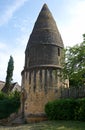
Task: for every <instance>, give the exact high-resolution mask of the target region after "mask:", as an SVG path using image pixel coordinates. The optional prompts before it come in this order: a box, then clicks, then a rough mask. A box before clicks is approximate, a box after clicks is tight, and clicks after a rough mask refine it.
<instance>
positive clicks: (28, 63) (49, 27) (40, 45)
mask: <svg viewBox="0 0 85 130" xmlns="http://www.w3.org/2000/svg"><path fill="white" fill-rule="evenodd" d="M63 47H64V46H63V41H62V38H61V35H60V33H59V31H58V28H57V25H56V22H55V20H54V18H53V16H52V14H51V12H50V10H49V9H48V7H47V5H46V4H44V5H43V7H42V9H41V11H40V13H39V16H38V18H37V20H36V22H35V25H34V28H33V31H32V33H31V35H30V38H29V41H28V43H27V47H26V50H25V66H24V70H23V71H22V89H23V88H24V90H25V97H26V99H25V102H24V103H23V112H24V116H25V118H26V120H27V121H28V122H29V120H30V119H31V118H33V117H36V119H38V118H39V119H40V117H41V118H42V119H43V118H44V114H45V112H44V107H45V104H46V103H47V102H48V101H51V100H54V99H57V98H59V97H60V91H59V88H60V87H61V78H60V73H61V69H62V50H63Z"/></svg>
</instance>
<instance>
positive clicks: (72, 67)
mask: <svg viewBox="0 0 85 130" xmlns="http://www.w3.org/2000/svg"><path fill="white" fill-rule="evenodd" d="M64 74H65V75H68V76H69V81H70V85H71V86H81V85H83V84H84V82H85V34H83V42H82V43H80V44H77V45H75V46H73V47H68V48H66V50H65V64H64Z"/></svg>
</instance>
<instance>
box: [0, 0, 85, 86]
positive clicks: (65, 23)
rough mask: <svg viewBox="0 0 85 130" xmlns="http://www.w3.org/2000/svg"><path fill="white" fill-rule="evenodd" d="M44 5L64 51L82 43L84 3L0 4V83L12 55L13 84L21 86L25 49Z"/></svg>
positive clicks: (17, 0) (37, 0)
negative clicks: (68, 47)
mask: <svg viewBox="0 0 85 130" xmlns="http://www.w3.org/2000/svg"><path fill="white" fill-rule="evenodd" d="M44 3H46V4H47V5H48V7H49V9H50V11H51V12H52V14H53V17H54V19H55V21H56V24H57V26H58V29H59V32H60V33H61V36H62V39H63V42H64V45H65V47H66V46H73V45H75V44H77V43H80V42H82V40H83V38H82V34H84V33H85V0H0V80H3V81H5V78H6V70H7V65H8V61H9V58H10V55H12V56H13V58H14V75H13V81H14V82H19V84H21V71H22V70H23V67H24V56H25V55H24V52H25V48H26V45H27V41H28V39H29V35H30V33H31V32H32V29H33V26H34V23H35V21H36V18H37V16H38V14H39V12H40V10H41V8H42V6H43V4H44Z"/></svg>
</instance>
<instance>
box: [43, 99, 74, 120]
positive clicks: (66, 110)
mask: <svg viewBox="0 0 85 130" xmlns="http://www.w3.org/2000/svg"><path fill="white" fill-rule="evenodd" d="M74 108H75V101H74V100H73V99H62V100H55V101H53V102H48V103H47V104H46V106H45V112H46V114H47V116H48V118H49V119H52V120H71V119H73V118H74Z"/></svg>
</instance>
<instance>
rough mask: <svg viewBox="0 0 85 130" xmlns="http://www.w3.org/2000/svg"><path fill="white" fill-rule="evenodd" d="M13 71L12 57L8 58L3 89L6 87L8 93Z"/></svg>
mask: <svg viewBox="0 0 85 130" xmlns="http://www.w3.org/2000/svg"><path fill="white" fill-rule="evenodd" d="M13 70H14V61H13V57H12V56H10V59H9V62H8V67H7V75H6V83H5V87H7V90H8V91H9V90H10V85H11V82H12V80H13V79H12V76H13Z"/></svg>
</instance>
